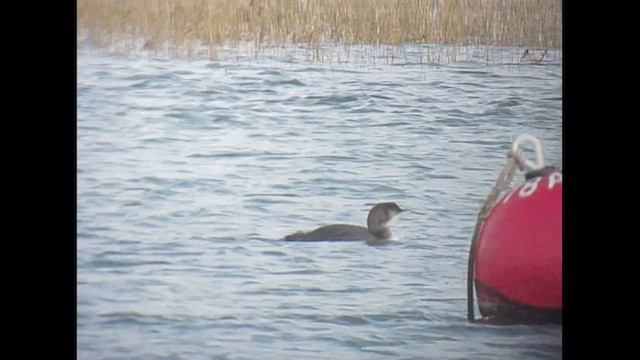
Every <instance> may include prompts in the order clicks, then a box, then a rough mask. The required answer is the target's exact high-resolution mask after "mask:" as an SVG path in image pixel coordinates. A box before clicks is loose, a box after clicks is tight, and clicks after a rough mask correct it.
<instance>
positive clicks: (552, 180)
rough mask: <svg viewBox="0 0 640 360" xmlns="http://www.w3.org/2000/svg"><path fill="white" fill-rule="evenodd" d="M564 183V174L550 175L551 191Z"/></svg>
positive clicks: (555, 173)
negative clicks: (558, 184)
mask: <svg viewBox="0 0 640 360" xmlns="http://www.w3.org/2000/svg"><path fill="white" fill-rule="evenodd" d="M561 182H562V173H560V172H554V173H551V175H549V187H548V188H549V190H551V189H553V187H554V186H556V184H557V183H561Z"/></svg>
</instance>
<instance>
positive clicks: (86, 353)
mask: <svg viewBox="0 0 640 360" xmlns="http://www.w3.org/2000/svg"><path fill="white" fill-rule="evenodd" d="M515 58H516V59H517V56H516V57H515ZM77 61H78V63H77V70H78V72H77V86H78V87H77V89H78V90H77V104H78V105H77V106H78V108H77V169H78V170H77V209H78V210H77V211H78V213H77V218H78V223H77V232H78V238H77V249H78V252H77V279H78V283H77V354H78V358H79V359H286V358H289V359H390V358H391V359H557V358H560V357H561V353H562V327H561V326H551V325H549V326H546V325H545V326H524V325H518V326H494V325H487V324H471V323H469V322H467V320H466V265H467V256H468V250H469V241H470V237H471V235H472V232H473V227H474V225H475V217H476V214H477V211H478V210H479V207H480V206H481V203H482V200H483V199H484V197H485V196H486V194H487V193H488V192H489V191H490V190H491V187H492V186H493V184H494V182H495V179H496V177H497V176H498V174H499V172H500V170H501V169H502V166H503V165H504V164H505V154H506V151H507V149H508V148H509V147H510V146H511V143H512V142H513V140H514V139H515V138H516V137H517V136H518V135H520V134H522V133H531V134H533V135H535V136H537V137H538V138H540V140H541V141H542V144H543V147H544V150H543V153H544V155H545V160H546V162H547V163H548V164H555V165H558V166H562V114H561V112H562V111H561V109H562V68H561V66H560V65H559V64H558V63H556V64H546V65H539V64H511V65H507V66H489V65H488V64H487V63H483V62H482V61H480V62H474V61H457V62H449V63H443V64H438V65H434V64H431V65H425V64H417V63H414V64H411V63H405V64H402V65H397V64H393V65H392V64H388V65H385V64H376V65H369V66H351V67H350V66H348V65H344V66H336V64H324V63H311V62H305V61H293V60H292V59H287V58H254V59H252V58H238V59H237V60H235V61H219V62H215V61H204V60H194V61H183V60H175V59H174V60H169V59H162V58H153V57H148V56H134V55H131V56H118V55H109V54H105V53H101V52H99V51H89V50H79V52H78V58H77ZM516 181H517V183H519V182H521V181H522V175H521V174H519V175H518V176H517V177H516ZM380 201H396V202H398V203H399V204H400V205H401V206H403V207H407V208H409V209H412V210H414V211H415V212H414V213H407V214H403V215H402V216H401V218H400V219H398V220H397V221H395V222H394V223H393V224H392V229H393V231H394V234H395V235H396V237H397V238H398V241H397V242H395V243H393V244H390V245H384V246H367V245H366V244H364V243H358V242H347V243H290V242H283V241H280V239H281V238H282V237H283V236H285V235H287V234H289V233H292V232H295V231H297V230H309V229H312V228H314V227H316V226H318V225H323V224H328V223H336V222H347V223H355V224H360V225H364V224H365V221H366V216H367V212H368V210H369V208H370V207H371V206H372V205H373V204H374V203H376V202H380ZM478 315H479V314H478Z"/></svg>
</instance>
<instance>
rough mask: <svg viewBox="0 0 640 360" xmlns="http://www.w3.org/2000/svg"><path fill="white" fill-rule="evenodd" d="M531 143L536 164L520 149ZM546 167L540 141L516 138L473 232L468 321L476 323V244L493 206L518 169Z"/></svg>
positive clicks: (524, 137) (468, 282)
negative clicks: (474, 292) (474, 280)
mask: <svg viewBox="0 0 640 360" xmlns="http://www.w3.org/2000/svg"><path fill="white" fill-rule="evenodd" d="M526 141H528V142H530V143H532V144H533V147H534V151H535V154H536V162H535V163H533V162H531V161H529V160H528V159H527V158H526V157H525V156H524V154H523V152H522V149H521V148H520V147H521V146H522V144H523V143H524V142H526ZM543 167H544V159H543V158H542V145H541V144H540V140H538V138H536V137H535V136H533V135H530V134H522V135H520V136H518V137H517V138H516V140H515V141H514V142H513V146H512V147H511V149H510V150H509V151H508V152H507V163H506V164H505V165H504V167H503V168H502V171H501V172H500V175H498V179H496V183H495V185H494V186H493V188H492V189H491V191H490V192H489V194H488V195H487V197H486V199H485V200H484V203H483V204H482V207H481V208H480V211H479V212H478V218H477V220H476V226H475V228H474V230H473V236H472V238H471V248H470V249H469V261H468V264H467V319H468V320H469V321H475V315H474V308H473V307H474V301H473V276H474V266H475V265H474V264H475V257H476V242H477V240H478V236H479V234H480V229H481V228H482V224H484V221H485V219H486V218H487V216H489V213H490V212H491V210H492V209H493V206H494V205H495V203H496V202H497V201H498V199H499V196H500V194H501V193H502V192H503V191H504V190H505V189H506V188H507V186H509V184H510V183H511V180H513V176H514V175H515V173H516V171H517V169H518V168H519V169H520V170H521V171H524V170H525V169H527V168H529V169H531V170H540V169H542V168H543Z"/></svg>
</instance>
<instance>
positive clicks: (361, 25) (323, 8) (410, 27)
mask: <svg viewBox="0 0 640 360" xmlns="http://www.w3.org/2000/svg"><path fill="white" fill-rule="evenodd" d="M77 16H78V33H79V34H81V33H82V34H85V35H86V37H87V38H88V39H89V40H90V41H91V43H92V44H94V45H97V46H104V47H108V46H109V45H110V44H112V43H114V42H118V41H120V42H122V41H129V42H130V44H134V43H135V41H138V42H139V43H140V44H143V45H141V46H143V47H144V48H147V49H154V50H158V49H167V48H168V49H172V50H177V49H183V50H184V49H185V48H187V49H193V48H194V47H198V46H200V47H205V48H209V49H210V51H211V53H212V54H211V55H212V56H213V53H214V52H215V49H217V47H219V46H221V45H223V44H237V43H253V44H254V45H255V47H256V48H258V49H259V48H261V47H263V46H275V45H280V46H286V45H291V44H305V45H308V46H311V47H313V46H319V45H320V44H323V43H338V44H345V45H355V44H377V45H380V44H385V45H396V44H450V45H462V46H477V45H485V46H502V45H504V46H519V47H537V48H549V49H559V48H561V47H562V1H561V0H511V1H509V0H262V1H261V0H78V1H77ZM134 50H135V49H134ZM138 50H139V49H138Z"/></svg>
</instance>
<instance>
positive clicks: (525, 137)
mask: <svg viewBox="0 0 640 360" xmlns="http://www.w3.org/2000/svg"><path fill="white" fill-rule="evenodd" d="M527 141H528V142H530V143H531V144H533V149H534V152H535V154H536V162H535V163H534V162H531V161H529V160H528V159H527V158H526V157H525V156H524V153H523V152H522V150H520V147H521V146H522V145H523V144H524V143H525V142H527ZM511 151H512V153H513V154H515V156H516V158H517V159H518V166H519V167H520V170H524V169H525V168H529V169H531V170H539V169H542V168H543V167H544V158H543V157H542V145H541V144H540V140H538V138H537V137H535V136H533V135H531V134H522V135H520V136H518V137H517V138H516V141H514V142H513V146H512V147H511Z"/></svg>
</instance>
